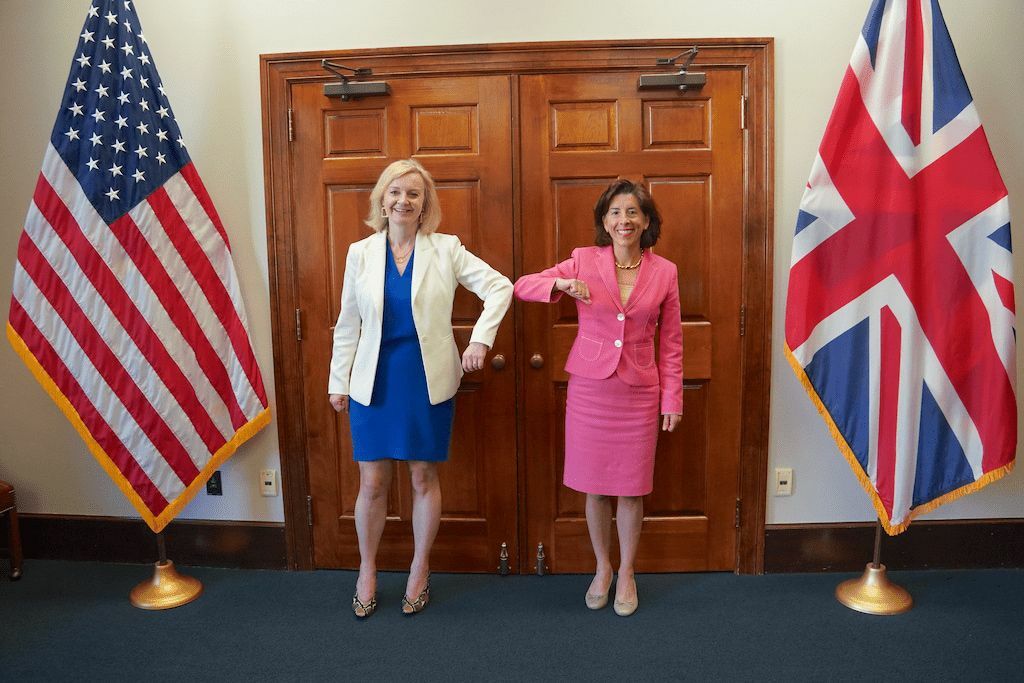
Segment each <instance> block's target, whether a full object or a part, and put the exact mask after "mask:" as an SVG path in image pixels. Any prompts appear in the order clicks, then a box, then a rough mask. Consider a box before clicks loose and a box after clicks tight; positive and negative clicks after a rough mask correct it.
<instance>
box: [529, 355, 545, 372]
mask: <svg viewBox="0 0 1024 683" xmlns="http://www.w3.org/2000/svg"><path fill="white" fill-rule="evenodd" d="M530 366H531V367H532V368H533V369H535V370H540V369H541V368H542V367H544V356H542V355H540V354H539V353H535V354H533V355H532V356H530Z"/></svg>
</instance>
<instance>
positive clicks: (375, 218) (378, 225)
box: [363, 159, 441, 235]
mask: <svg viewBox="0 0 1024 683" xmlns="http://www.w3.org/2000/svg"><path fill="white" fill-rule="evenodd" d="M409 173H418V174H419V176H420V177H421V178H423V188H424V191H425V196H424V198H423V213H422V214H421V215H420V232H422V233H423V234H425V235H429V234H430V233H432V232H434V231H435V230H437V228H438V226H440V225H441V205H440V203H439V202H438V199H437V187H436V186H435V185H434V178H433V177H432V176H431V175H430V172H429V171H428V170H427V169H425V168H423V164H421V163H420V162H418V161H416V160H415V159H400V160H398V161H395V162H393V163H391V164H389V165H388V167H387V168H385V169H384V172H383V173H381V174H380V178H378V179H377V184H376V185H374V186H373V191H372V192H370V213H368V214H367V215H366V220H365V221H363V222H364V223H366V224H367V225H368V226H370V227H371V228H373V231H374V232H383V231H384V230H387V227H388V219H387V217H386V216H382V215H381V212H382V211H383V209H384V191H385V190H387V189H388V186H389V185H391V183H393V182H395V180H396V179H398V178H401V177H402V176H404V175H408V174H409Z"/></svg>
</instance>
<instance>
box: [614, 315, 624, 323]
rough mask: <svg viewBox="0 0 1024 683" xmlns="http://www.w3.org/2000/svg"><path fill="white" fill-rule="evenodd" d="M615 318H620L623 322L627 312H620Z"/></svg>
mask: <svg viewBox="0 0 1024 683" xmlns="http://www.w3.org/2000/svg"><path fill="white" fill-rule="evenodd" d="M615 319H616V320H618V321H619V322H622V321H623V320H625V319H626V314H625V313H619V314H618V315H617V316H615Z"/></svg>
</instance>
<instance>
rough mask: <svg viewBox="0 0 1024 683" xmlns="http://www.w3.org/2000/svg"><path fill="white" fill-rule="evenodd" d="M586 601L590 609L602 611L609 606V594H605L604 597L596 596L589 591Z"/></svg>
mask: <svg viewBox="0 0 1024 683" xmlns="http://www.w3.org/2000/svg"><path fill="white" fill-rule="evenodd" d="M585 600H586V602H587V607H588V608H589V609H601V608H602V607H604V606H605V605H607V604H608V593H605V594H604V595H594V594H593V593H591V592H590V591H587V597H586V598H585Z"/></svg>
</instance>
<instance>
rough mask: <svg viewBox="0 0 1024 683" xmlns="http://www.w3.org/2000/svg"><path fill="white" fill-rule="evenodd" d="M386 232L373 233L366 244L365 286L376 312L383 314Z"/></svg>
mask: <svg viewBox="0 0 1024 683" xmlns="http://www.w3.org/2000/svg"><path fill="white" fill-rule="evenodd" d="M386 239H387V233H385V232H379V233H377V234H376V235H374V236H373V237H372V238H371V239H370V241H369V244H367V245H366V256H365V258H366V266H365V268H366V270H365V271H364V272H365V273H366V287H367V291H368V292H370V294H371V299H372V300H373V305H374V307H375V308H376V310H377V314H378V315H380V316H381V317H383V315H384V268H385V266H386V265H387V264H386V263H385V260H384V259H385V258H386V257H387V250H386V248H385V245H386V243H385V240H386Z"/></svg>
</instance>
